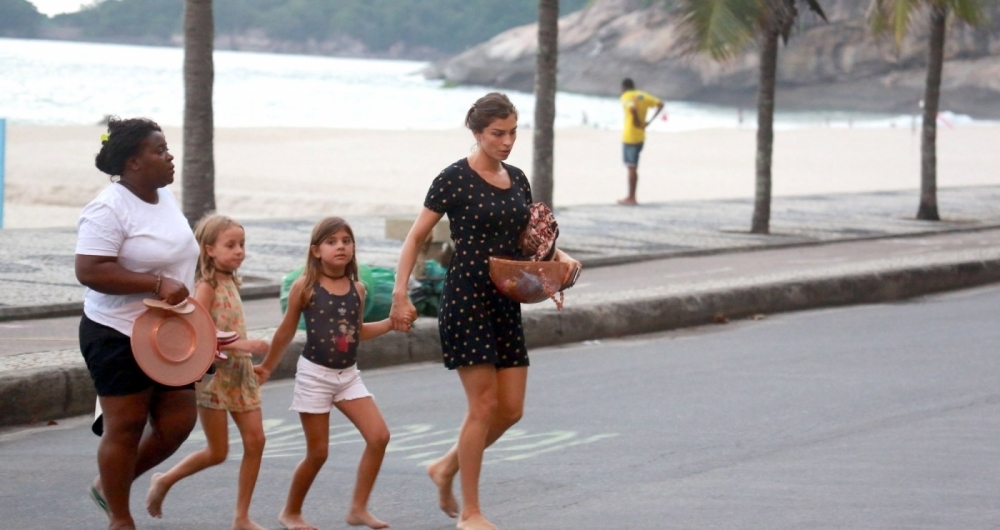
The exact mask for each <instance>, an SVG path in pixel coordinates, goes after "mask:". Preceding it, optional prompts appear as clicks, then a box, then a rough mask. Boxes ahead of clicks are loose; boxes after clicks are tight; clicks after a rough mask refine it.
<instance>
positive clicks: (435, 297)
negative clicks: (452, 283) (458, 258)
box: [410, 259, 448, 317]
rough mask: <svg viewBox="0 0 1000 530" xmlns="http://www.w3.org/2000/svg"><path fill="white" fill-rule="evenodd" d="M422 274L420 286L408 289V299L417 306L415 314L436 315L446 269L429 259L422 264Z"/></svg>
mask: <svg viewBox="0 0 1000 530" xmlns="http://www.w3.org/2000/svg"><path fill="white" fill-rule="evenodd" d="M424 275H425V278H424V279H423V280H420V286H419V287H416V288H414V289H410V300H412V301H413V305H414V306H415V307H416V308H417V314H419V315H424V316H428V317H436V316H437V314H438V309H439V308H440V307H441V293H442V292H443V291H444V278H445V276H447V275H448V269H446V268H445V267H443V266H442V265H441V264H440V263H438V262H437V261H434V260H432V259H429V260H427V262H426V263H425V264H424Z"/></svg>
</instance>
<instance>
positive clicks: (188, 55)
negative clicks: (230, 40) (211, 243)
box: [181, 0, 215, 226]
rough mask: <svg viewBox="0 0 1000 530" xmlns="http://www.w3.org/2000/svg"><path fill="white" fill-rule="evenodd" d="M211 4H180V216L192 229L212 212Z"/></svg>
mask: <svg viewBox="0 0 1000 530" xmlns="http://www.w3.org/2000/svg"><path fill="white" fill-rule="evenodd" d="M214 38H215V21H214V19H213V17H212V0H184V166H183V169H182V171H181V182H182V188H183V204H184V216H185V217H187V220H188V222H189V223H190V224H191V225H192V226H194V224H195V223H197V222H198V220H199V219H201V218H202V217H203V216H204V215H205V214H207V213H209V212H213V211H215V151H214V134H215V123H214V120H213V114H212V85H213V83H214V80H215V66H214V64H213V62H212V49H213V40H214Z"/></svg>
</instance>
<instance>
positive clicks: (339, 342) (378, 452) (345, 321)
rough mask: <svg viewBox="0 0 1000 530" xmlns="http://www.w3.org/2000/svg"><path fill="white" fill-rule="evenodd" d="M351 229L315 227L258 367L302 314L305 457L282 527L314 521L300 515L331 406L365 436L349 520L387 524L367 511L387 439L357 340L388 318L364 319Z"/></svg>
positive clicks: (272, 356)
mask: <svg viewBox="0 0 1000 530" xmlns="http://www.w3.org/2000/svg"><path fill="white" fill-rule="evenodd" d="M354 250H355V249H354V232H353V231H352V230H351V227H350V225H348V224H347V222H346V221H344V220H343V219H341V218H339V217H328V218H326V219H323V220H322V221H320V222H319V223H317V224H316V226H315V227H314V228H313V232H312V238H311V241H310V245H309V253H308V256H307V258H306V260H307V261H306V268H305V271H304V272H303V273H302V277H300V278H299V279H298V280H296V282H295V283H294V284H292V288H291V292H290V293H289V296H288V310H287V312H286V313H285V317H284V319H283V320H282V321H281V325H280V326H279V327H278V329H277V331H275V333H274V339H273V340H272V342H271V349H270V351H269V352H268V354H267V357H266V358H265V359H264V361H263V362H262V363H261V364H260V365H259V366H257V367H255V370H256V371H257V374H258V377H259V379H260V382H261V383H263V382H264V381H266V380H267V378H268V377H270V375H271V372H272V371H273V370H274V367H275V366H277V365H278V361H280V360H281V356H282V355H283V354H284V352H285V349H287V348H288V345H289V344H290V343H291V342H292V338H293V337H294V336H295V330H296V328H297V327H298V323H299V318H300V317H301V316H305V320H306V346H305V348H304V349H303V351H302V356H300V357H299V360H298V364H297V368H296V373H295V391H294V393H293V397H292V407H291V409H292V410H295V411H298V413H299V418H300V419H301V421H302V430H303V431H304V432H305V436H306V456H305V458H303V459H302V461H301V462H299V465H298V466H297V467H296V468H295V474H294V476H293V477H292V484H291V487H290V488H289V490H288V499H287V500H286V501H285V508H284V509H283V510H282V511H281V515H279V516H278V521H279V522H280V523H281V524H282V525H283V526H285V527H286V528H312V525H310V524H309V523H307V522H306V521H305V520H304V519H303V518H302V503H303V502H304V501H305V497H306V494H307V493H308V492H309V486H310V485H311V484H312V483H313V480H314V479H315V478H316V475H317V474H318V473H319V470H320V468H321V467H322V466H323V463H324V462H325V461H326V457H327V452H328V451H329V447H330V444H329V439H330V411H331V410H332V408H333V407H336V408H337V409H339V410H340V411H341V412H343V413H344V415H345V416H347V419H349V420H351V422H352V423H354V426H355V427H357V428H358V430H359V431H360V432H361V436H362V437H363V438H364V439H365V451H364V454H363V455H362V456H361V463H360V464H359V465H358V477H357V482H356V484H355V486H354V498H353V499H352V501H351V508H350V511H348V513H347V517H346V521H347V524H350V525H353V526H358V525H366V526H368V527H370V528H387V527H388V526H389V525H388V524H387V523H385V522H383V521H380V520H379V519H377V518H375V516H374V515H372V514H371V513H370V512H369V511H368V497H369V495H371V491H372V487H373V486H374V485H375V478H376V477H377V476H378V472H379V468H381V466H382V458H383V457H384V456H385V448H386V446H387V445H388V444H389V428H388V427H386V424H385V420H384V419H382V413H381V412H379V410H378V407H377V406H376V405H375V400H374V399H372V395H371V394H370V393H369V392H368V389H366V388H365V385H364V383H363V382H362V381H361V373H360V372H359V371H358V369H357V366H356V361H357V348H358V343H359V342H360V341H363V340H368V339H372V338H375V337H378V336H379V335H383V334H385V333H388V332H389V331H390V330H391V327H390V324H389V320H388V319H386V320H382V321H380V322H363V319H362V315H363V314H364V299H365V287H364V284H362V283H361V282H359V281H358V262H357V258H356V257H355V254H354Z"/></svg>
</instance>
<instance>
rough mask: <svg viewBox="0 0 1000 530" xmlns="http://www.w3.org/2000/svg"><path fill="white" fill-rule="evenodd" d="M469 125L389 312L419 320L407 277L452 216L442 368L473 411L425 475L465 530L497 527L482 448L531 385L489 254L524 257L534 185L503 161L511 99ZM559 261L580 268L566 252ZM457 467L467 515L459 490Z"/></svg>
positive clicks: (494, 100) (487, 104) (436, 189)
mask: <svg viewBox="0 0 1000 530" xmlns="http://www.w3.org/2000/svg"><path fill="white" fill-rule="evenodd" d="M465 124H466V126H467V127H468V128H469V129H471V130H472V133H473V135H474V136H475V138H476V143H477V146H478V149H477V150H476V151H475V153H473V154H472V155H471V156H469V157H468V158H463V159H461V160H459V161H457V162H455V163H454V164H451V165H450V166H448V167H447V168H445V169H444V170H443V171H442V172H441V174H439V175H438V176H437V178H435V179H434V182H433V183H432V184H431V187H430V189H429V190H428V192H427V197H426V199H425V200H424V209H423V210H422V211H421V213H420V215H419V216H418V217H417V220H416V222H414V224H413V227H412V228H411V229H410V233H409V235H408V236H407V238H406V242H405V243H404V244H403V249H402V252H401V253H400V258H399V266H398V268H397V270H396V287H395V289H394V291H393V304H392V312H391V314H390V318H391V319H392V321H393V327H394V329H399V330H405V329H407V328H408V326H409V324H410V322H412V321H413V320H414V319H416V310H415V308H414V307H413V304H412V302H410V300H409V297H408V294H407V280H408V279H409V277H410V273H411V272H412V271H413V266H414V264H415V262H416V257H417V249H418V247H419V246H420V244H421V243H422V242H423V241H424V240H426V238H427V235H428V234H430V231H431V229H433V228H434V225H435V224H437V222H438V221H439V220H440V219H441V217H443V216H444V215H445V214H447V215H448V220H449V221H450V224H451V237H452V240H453V241H454V242H455V255H454V257H453V258H452V263H451V266H450V267H449V269H448V276H447V279H446V280H445V287H444V293H443V295H442V297H441V307H440V310H439V316H438V327H439V331H440V335H441V347H442V350H443V353H444V363H445V366H446V367H448V368H450V369H455V370H456V371H457V372H458V374H459V378H460V379H461V380H462V386H463V387H464V388H465V393H466V398H467V399H468V407H469V408H468V412H467V413H466V417H465V422H464V423H463V424H462V430H461V433H460V434H459V438H458V443H457V444H455V446H454V447H452V448H451V449H450V450H449V451H448V452H447V453H446V454H445V455H444V456H442V457H441V458H440V459H438V460H437V461H435V462H434V463H433V464H431V465H430V466H428V468H427V472H428V474H429V475H430V477H431V479H432V480H433V481H434V483H435V484H436V485H437V487H438V493H439V500H440V505H441V509H442V510H444V511H445V513H447V514H448V515H449V516H451V517H459V520H458V525H457V526H458V528H459V529H461V530H479V529H495V528H496V527H495V526H494V525H493V524H491V523H490V522H489V521H487V520H486V518H485V517H483V514H482V512H481V510H480V507H479V471H480V468H481V465H482V459H483V451H485V449H486V447H489V445H490V444H492V443H493V442H495V441H496V440H497V439H498V438H500V436H501V435H502V434H503V433H504V431H506V430H507V429H508V428H510V427H511V426H512V425H514V424H515V423H516V422H517V421H518V420H519V419H520V418H521V414H522V410H523V408H524V394H525V389H526V386H527V381H528V351H527V349H526V348H525V345H524V332H523V330H522V328H521V306H520V304H518V303H517V302H514V301H512V300H510V299H508V298H506V297H504V296H503V295H501V294H500V293H499V292H498V291H497V290H496V288H495V287H494V286H493V282H492V281H491V280H490V276H489V257H490V256H508V257H509V256H515V255H519V254H520V251H519V249H518V248H517V240H518V235H519V234H520V233H521V232H522V231H523V230H524V228H525V227H526V226H527V224H528V217H529V206H530V205H531V188H530V186H529V185H528V179H527V177H526V176H525V175H524V172H523V171H521V170H520V169H517V168H516V167H513V166H509V165H507V164H504V163H503V160H506V159H507V157H508V156H509V155H510V150H511V148H512V147H513V146H514V140H515V138H516V135H517V110H516V109H515V108H514V105H513V104H511V102H510V100H509V99H507V96H505V95H503V94H499V93H495V92H494V93H491V94H487V95H486V96H484V97H482V98H480V99H479V100H478V101H476V103H475V104H474V105H473V106H472V108H471V109H469V112H468V114H466V119H465ZM553 259H555V260H558V261H564V262H568V263H570V264H571V265H573V266H576V267H579V266H580V264H579V262H577V261H576V260H574V259H573V258H571V257H569V256H568V255H567V254H565V253H564V252H562V251H560V250H556V252H555V257H554V258H553ZM566 280H568V278H566ZM460 467H461V469H462V476H461V481H462V484H461V485H462V509H461V513H459V508H458V503H457V501H456V500H455V496H454V494H453V493H452V481H453V480H454V478H455V474H456V473H458V470H459V468H460Z"/></svg>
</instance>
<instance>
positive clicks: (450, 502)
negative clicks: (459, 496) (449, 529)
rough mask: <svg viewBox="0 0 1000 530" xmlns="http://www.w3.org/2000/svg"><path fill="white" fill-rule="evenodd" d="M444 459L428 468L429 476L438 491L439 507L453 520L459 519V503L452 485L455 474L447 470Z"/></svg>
mask: <svg viewBox="0 0 1000 530" xmlns="http://www.w3.org/2000/svg"><path fill="white" fill-rule="evenodd" d="M443 460H444V459H443V458H442V459H441V460H437V461H435V462H434V463H433V464H431V465H429V466H427V475H429V476H430V477H431V480H432V481H434V485H436V486H437V489H438V505H439V506H440V507H441V511H442V512H444V513H445V514H446V515H447V516H448V517H451V518H452V519H454V518H456V517H458V501H457V500H455V494H454V493H452V491H451V483H452V481H454V480H455V475H454V474H449V473H448V471H447V470H446V469H445V466H444V462H443Z"/></svg>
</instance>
